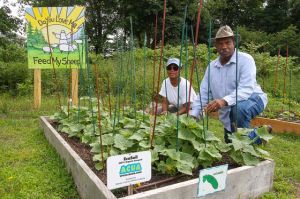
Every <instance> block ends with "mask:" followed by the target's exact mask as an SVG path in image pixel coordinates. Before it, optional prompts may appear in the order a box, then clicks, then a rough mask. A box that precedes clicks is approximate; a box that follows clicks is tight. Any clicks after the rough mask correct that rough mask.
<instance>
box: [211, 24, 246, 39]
mask: <svg viewBox="0 0 300 199" xmlns="http://www.w3.org/2000/svg"><path fill="white" fill-rule="evenodd" d="M236 36H237V37H238V41H240V40H241V37H240V35H239V34H238V35H235V34H234V33H233V31H232V30H231V28H230V27H229V26H227V25H225V26H222V27H220V28H219V30H218V32H217V33H216V37H215V38H212V41H213V42H215V41H216V40H217V39H222V38H227V37H233V38H235V37H236Z"/></svg>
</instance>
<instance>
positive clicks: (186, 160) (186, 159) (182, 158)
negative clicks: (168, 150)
mask: <svg viewBox="0 0 300 199" xmlns="http://www.w3.org/2000/svg"><path fill="white" fill-rule="evenodd" d="M177 153H179V157H178V158H177V160H178V161H179V162H181V163H183V164H186V165H188V166H190V167H191V168H193V167H194V164H193V162H194V159H195V158H194V157H193V156H192V155H190V154H188V153H183V152H177Z"/></svg>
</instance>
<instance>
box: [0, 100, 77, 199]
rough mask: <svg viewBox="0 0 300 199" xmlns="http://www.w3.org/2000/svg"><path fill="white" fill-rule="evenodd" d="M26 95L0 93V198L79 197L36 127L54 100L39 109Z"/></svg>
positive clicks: (59, 160)
mask: <svg viewBox="0 0 300 199" xmlns="http://www.w3.org/2000/svg"><path fill="white" fill-rule="evenodd" d="M32 104H33V100H32V99H29V98H25V97H22V98H18V99H17V98H11V97H8V96H4V95H2V96H0V154H1V155H0V168H1V169H0V196H1V197H0V198H3V199H4V198H5V199H8V198H11V199H15V198H20V199H21V198H22V199H23V198H34V199H36V198H53V199H54V198H72V199H73V198H79V195H78V193H77V191H76V188H75V184H74V183H73V180H72V177H71V175H70V174H68V172H67V170H66V167H65V165H64V163H63V161H62V160H61V159H60V157H59V155H58V154H57V153H56V151H55V149H54V148H53V147H52V146H51V145H49V144H48V142H47V140H46V138H45V137H44V134H43V132H42V130H41V128H40V127H39V120H38V116H40V115H46V114H50V113H53V112H54V111H55V107H56V100H54V99H50V100H48V99H47V100H45V99H43V106H42V107H41V110H40V111H36V110H34V109H33V105H32Z"/></svg>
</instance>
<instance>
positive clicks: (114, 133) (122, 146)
mask: <svg viewBox="0 0 300 199" xmlns="http://www.w3.org/2000/svg"><path fill="white" fill-rule="evenodd" d="M86 99H87V98H86ZM94 102H95V100H92V101H91V103H94ZM91 105H92V104H91ZM101 110H102V111H101V118H102V119H101V132H102V145H103V151H101V146H100V137H99V134H100V133H99V129H98V125H97V109H96V108H95V107H94V108H93V111H91V110H90V109H89V108H87V107H80V109H78V108H77V107H73V108H72V109H70V111H69V113H68V111H67V108H66V107H63V111H62V112H57V113H55V114H54V115H53V116H52V117H51V119H53V120H55V121H56V122H58V123H59V126H58V130H59V131H61V132H64V133H67V134H68V135H69V136H70V137H74V136H75V137H78V138H80V140H81V141H82V142H83V143H86V144H89V145H90V146H91V152H92V153H94V157H93V160H94V161H95V162H96V164H95V167H96V168H97V169H99V170H101V169H103V168H104V167H105V160H106V159H107V157H109V156H111V155H118V154H124V153H130V152H136V151H144V150H149V149H150V131H151V128H150V127H151V123H150V120H151V118H150V117H151V116H150V115H144V117H143V114H142V112H141V111H138V112H137V113H136V114H134V112H133V110H132V109H126V110H125V114H124V115H122V116H120V118H118V119H117V117H118V116H116V118H114V117H113V118H112V119H110V118H109V114H108V113H107V111H106V110H103V107H101ZM176 123H177V118H176V116H175V115H173V114H169V115H167V116H161V117H158V118H157V124H156V128H155V134H154V135H155V139H154V145H153V146H154V147H153V149H151V153H152V163H153V167H154V169H156V170H158V171H160V172H162V173H167V174H170V175H175V174H177V173H178V172H180V173H184V174H188V175H192V172H193V170H195V169H196V168H198V167H202V168H203V167H209V166H212V165H213V164H214V163H216V162H217V161H220V160H221V159H222V153H226V152H229V153H230V156H231V157H232V159H233V160H234V161H236V162H237V163H238V164H242V165H243V164H246V165H254V164H256V163H257V162H258V160H260V159H261V158H266V157H267V156H268V153H267V152H266V151H263V150H262V149H260V148H259V147H258V146H256V145H253V143H252V142H251V140H250V139H248V140H246V139H240V138H241V137H239V136H236V137H232V141H233V143H232V144H229V145H226V144H225V143H223V142H221V140H220V139H219V138H217V137H216V136H215V135H214V133H213V132H211V131H206V130H204V129H203V127H202V125H201V124H200V123H199V122H197V121H196V120H194V119H193V118H191V117H187V116H186V115H182V116H180V117H179V121H178V140H177V136H176V133H177V127H176ZM114 124H115V125H114ZM248 131H249V130H248ZM244 133H246V130H244ZM259 135H260V136H261V137H262V139H265V140H267V138H266V135H265V134H263V132H260V133H259ZM102 154H103V157H104V159H103V161H102ZM240 157H241V158H242V159H239V158H240ZM254 160H256V161H254Z"/></svg>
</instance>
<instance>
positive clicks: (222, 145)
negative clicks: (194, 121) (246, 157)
mask: <svg viewBox="0 0 300 199" xmlns="http://www.w3.org/2000/svg"><path fill="white" fill-rule="evenodd" d="M214 145H215V147H216V148H217V149H218V150H219V151H221V152H223V153H226V152H228V151H230V149H231V148H230V146H229V145H228V144H225V143H224V142H217V143H215V144H214Z"/></svg>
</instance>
